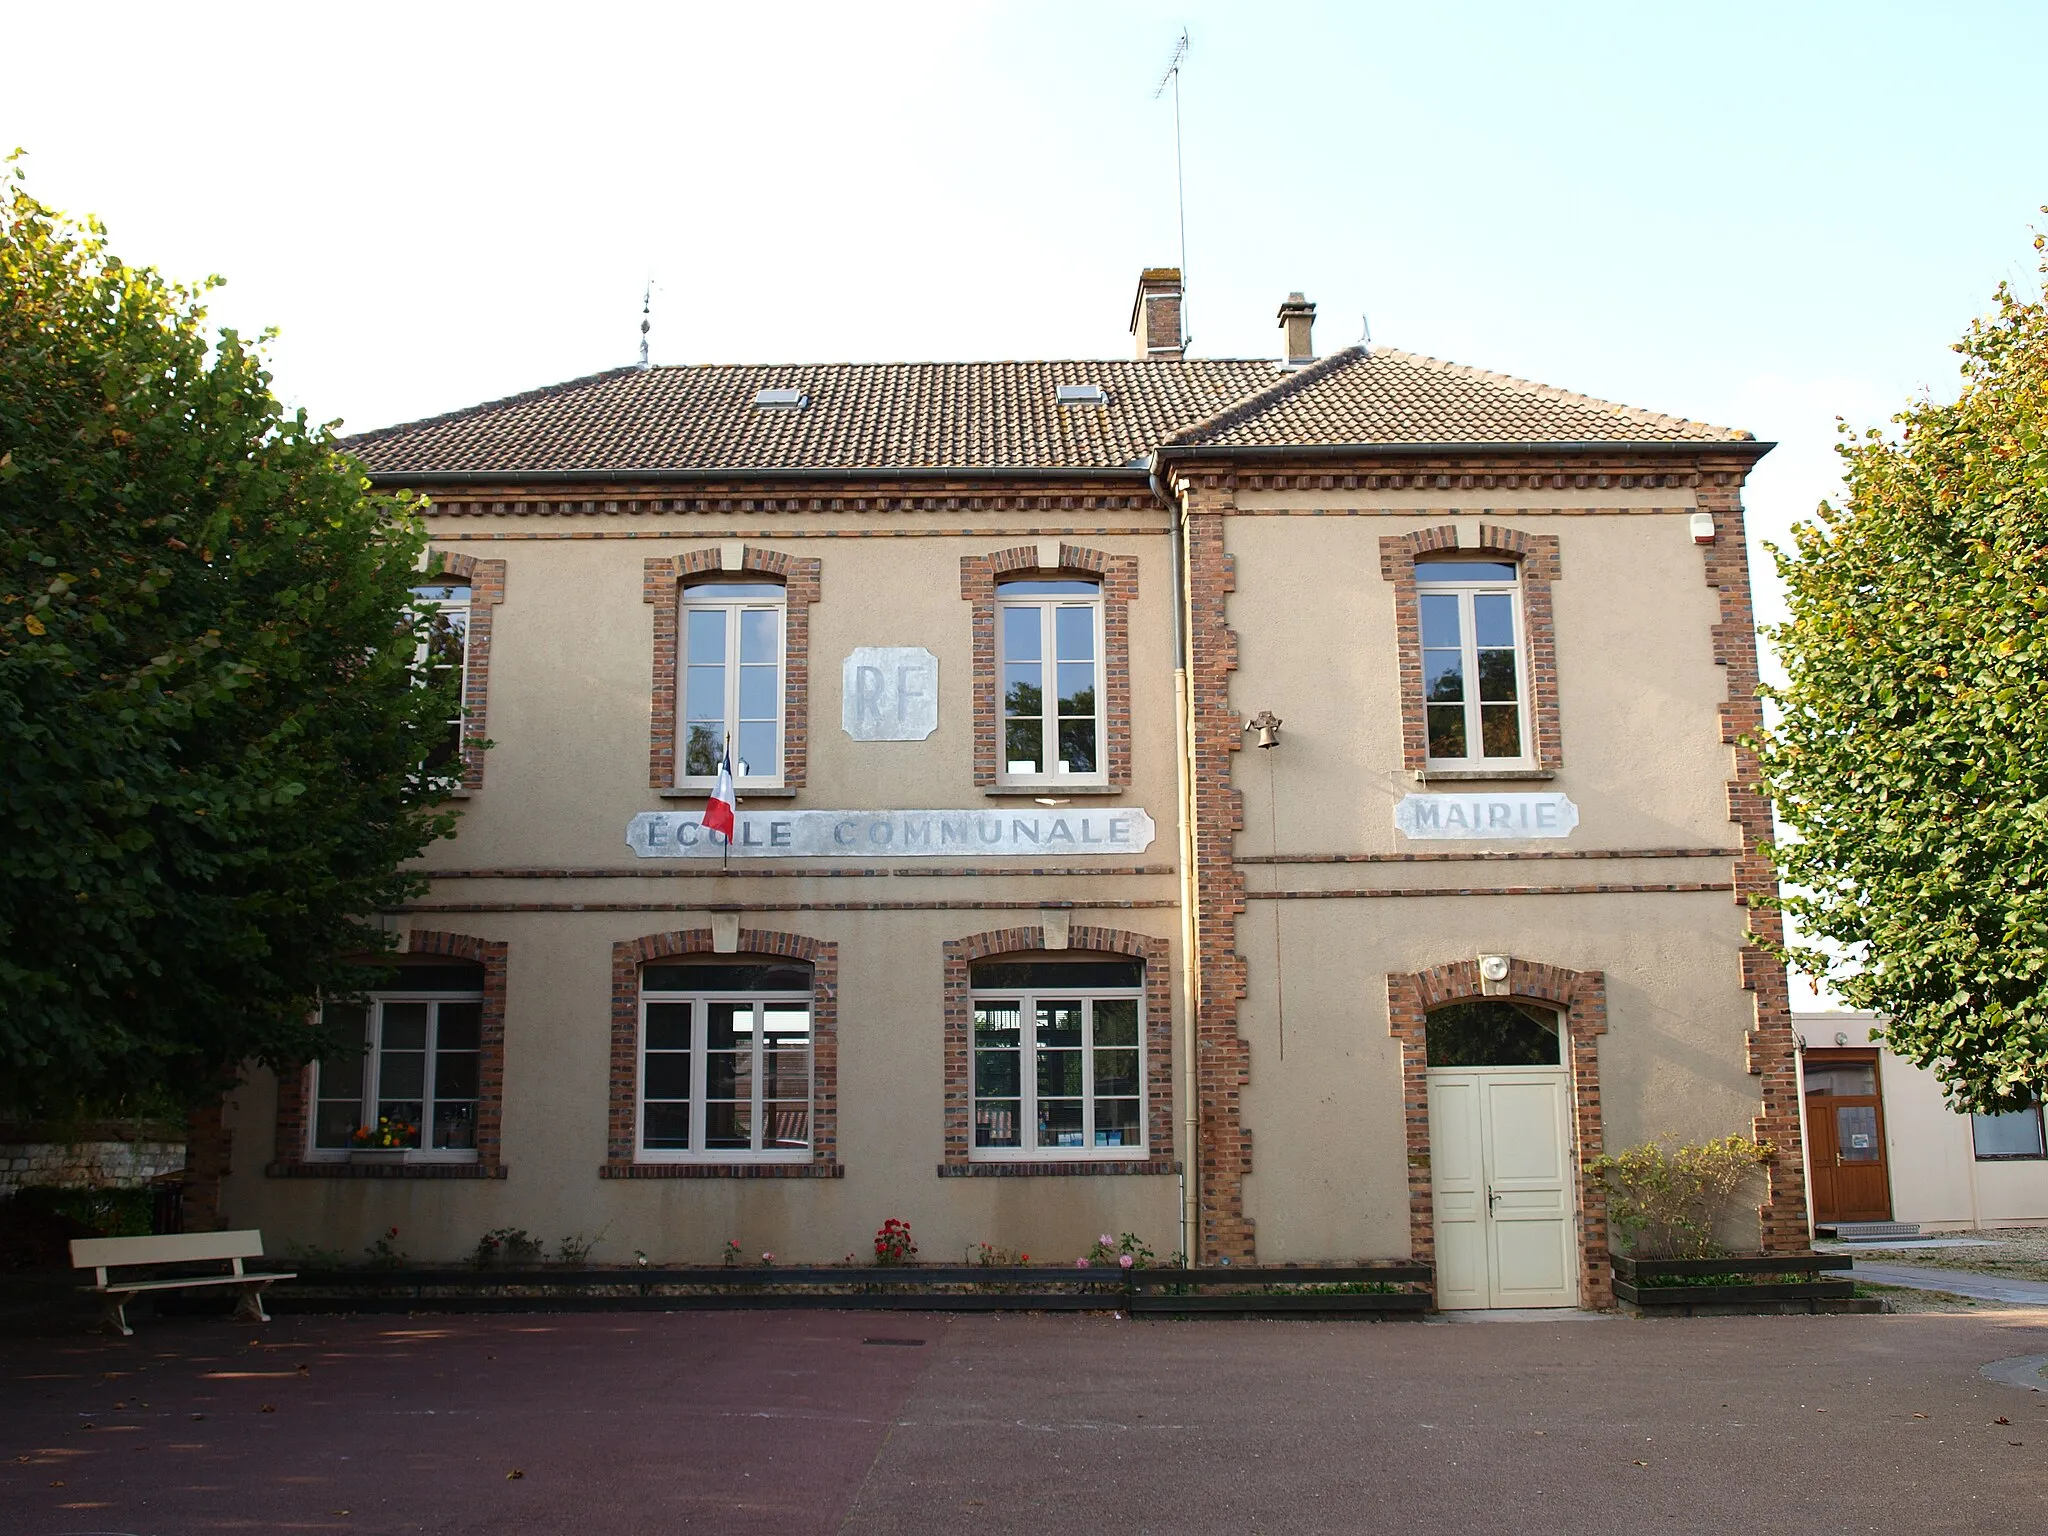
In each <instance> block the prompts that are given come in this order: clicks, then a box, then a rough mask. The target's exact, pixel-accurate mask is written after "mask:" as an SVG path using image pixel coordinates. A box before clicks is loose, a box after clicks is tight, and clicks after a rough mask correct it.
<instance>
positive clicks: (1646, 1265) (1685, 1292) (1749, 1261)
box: [1613, 1253, 1883, 1317]
mask: <svg viewBox="0 0 2048 1536" xmlns="http://www.w3.org/2000/svg"><path fill="white" fill-rule="evenodd" d="M1613 1258H1614V1296H1615V1299H1616V1300H1617V1301H1624V1302H1628V1303H1629V1304H1630V1305H1632V1306H1634V1307H1635V1308H1637V1309H1638V1310H1639V1311H1640V1312H1641V1313H1642V1315H1643V1316H1645V1317H1712V1316H1725V1315H1732V1314H1756V1313H1784V1312H1878V1311H1882V1310H1883V1303H1881V1302H1879V1301H1876V1300H1874V1299H1871V1298H1869V1297H1858V1296H1857V1295H1856V1286H1855V1283H1854V1282H1853V1281H1850V1280H1846V1279H1843V1280H1824V1279H1822V1278H1821V1274H1822V1272H1823V1271H1826V1270H1844V1269H1847V1268H1849V1266H1850V1264H1851V1263H1852V1262H1853V1260H1852V1259H1851V1258H1850V1257H1849V1255H1847V1254H1841V1253H1788V1254H1741V1255H1733V1256H1730V1257H1728V1258H1722V1259H1632V1258H1628V1257H1626V1256H1624V1255H1622V1254H1615V1255H1614V1256H1613ZM1740 1275H1758V1276H1769V1277H1771V1278H1769V1279H1760V1280H1758V1281H1754V1282H1749V1281H1744V1280H1739V1279H1728V1280H1722V1281H1718V1282H1704V1281H1703V1280H1702V1278H1701V1277H1704V1276H1740ZM1793 1275H1796V1276H1801V1277H1803V1278H1799V1279H1786V1278H1783V1277H1785V1276H1793ZM1674 1281H1675V1282H1679V1283H1676V1284H1674V1283H1673V1282H1674Z"/></svg>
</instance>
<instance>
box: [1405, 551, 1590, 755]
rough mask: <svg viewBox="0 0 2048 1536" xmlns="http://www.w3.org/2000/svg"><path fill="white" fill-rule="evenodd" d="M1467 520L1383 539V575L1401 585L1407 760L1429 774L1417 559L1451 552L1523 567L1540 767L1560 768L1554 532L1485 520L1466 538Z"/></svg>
mask: <svg viewBox="0 0 2048 1536" xmlns="http://www.w3.org/2000/svg"><path fill="white" fill-rule="evenodd" d="M1460 531H1461V530H1460V525H1458V524H1457V523H1440V524H1438V525H1437V526H1436V527H1434V528H1418V529H1416V530H1415V531H1414V532H1413V533H1390V534H1387V535H1386V536H1384V537H1383V538H1382V539H1381V540H1380V574H1381V575H1382V576H1383V577H1385V578H1386V579H1387V580H1388V581H1391V582H1392V583H1393V584H1394V631H1395V636H1396V649H1397V651H1398V655H1399V662H1400V668H1401V765H1402V767H1404V768H1406V769H1407V770H1409V771H1410V772H1416V773H1419V772H1421V771H1422V770H1423V769H1424V768H1425V767H1426V766H1427V764H1428V762H1429V728H1428V725H1427V723H1426V722H1425V720H1424V716H1423V708H1422V610H1421V607H1420V605H1419V604H1418V603H1417V602H1416V598H1415V561H1416V558H1417V557H1418V556H1420V555H1429V554H1439V553H1444V552H1450V551H1462V552H1469V553H1471V554H1489V555H1506V556H1507V557H1508V558H1509V559H1511V560H1513V561H1514V562H1515V563H1516V564H1518V565H1519V566H1520V567H1521V568H1522V620H1523V625H1524V627H1525V629H1526V635H1525V637H1524V638H1525V642H1526V649H1527V651H1528V653H1529V729H1530V730H1531V731H1532V732H1534V733H1535V738H1536V742H1535V745H1536V752H1535V758H1536V765H1537V767H1539V768H1544V769H1548V770H1550V771H1552V772H1555V771H1556V770H1557V769H1559V768H1561V767H1563V766H1564V737H1563V733H1562V729H1561V727H1560V726H1559V724H1558V714H1557V635H1556V629H1555V626H1554V624H1553V622H1552V618H1551V606H1550V584H1551V583H1552V582H1553V581H1556V580H1557V579H1558V577H1559V575H1560V574H1561V566H1560V561H1559V558H1558V541H1557V535H1556V534H1554V533H1524V532H1523V531H1522V530H1521V529H1519V528H1503V527H1500V526H1498V525H1497V524H1492V523H1480V524H1478V525H1477V527H1476V528H1475V529H1473V530H1472V537H1471V538H1470V539H1469V540H1467V541H1465V542H1462V543H1461V542H1460Z"/></svg>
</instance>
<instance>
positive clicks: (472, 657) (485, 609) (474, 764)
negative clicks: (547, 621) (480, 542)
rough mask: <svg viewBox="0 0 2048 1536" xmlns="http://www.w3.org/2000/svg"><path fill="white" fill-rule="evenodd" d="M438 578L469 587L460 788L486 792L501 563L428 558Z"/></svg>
mask: <svg viewBox="0 0 2048 1536" xmlns="http://www.w3.org/2000/svg"><path fill="white" fill-rule="evenodd" d="M430 559H431V560H432V562H433V568H434V569H436V570H438V571H439V572H440V574H441V575H443V576H447V577H452V578H454V580H456V581H466V582H468V583H469V635H468V657H467V659H468V663H469V665H468V670H467V672H466V674H465V676H466V681H465V683H464V685H463V690H462V787H463V788H464V789H482V788H483V787H484V758H485V757H486V756H487V755H488V754H487V753H486V752H485V751H484V740H485V738H486V736H487V735H488V734H489V733H488V732H487V731H486V729H485V716H486V713H487V710H488V707H489V705H490V701H491V622H492V615H493V614H495V613H496V612H497V609H498V605H499V604H500V603H502V602H504V601H505V562H504V561H503V560H479V559H478V558H477V557H476V556H475V555H466V554H464V553H462V551H460V550H439V549H437V550H435V551H434V552H433V554H432V555H431V556H430Z"/></svg>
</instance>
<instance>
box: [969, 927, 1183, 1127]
mask: <svg viewBox="0 0 2048 1536" xmlns="http://www.w3.org/2000/svg"><path fill="white" fill-rule="evenodd" d="M969 984H970V986H971V988H972V992H971V998H972V1004H973V1014H974V1143H973V1146H972V1147H971V1148H970V1149H969V1153H968V1155H969V1156H970V1157H971V1158H974V1159H981V1160H990V1161H1001V1160H1003V1159H1005V1158H1012V1159H1019V1160H1027V1159H1028V1160H1033V1161H1045V1160H1048V1159H1063V1158H1079V1159H1087V1158H1131V1157H1143V1156H1144V1155H1145V965H1144V962H1143V961H1142V960H1123V959H1115V960H1111V959H1103V958H1098V959H1092V960H1069V961H1035V960H1033V961H1000V960H998V961H983V962H981V963H979V964H977V965H975V966H974V967H973V970H972V971H971V973H970V975H969Z"/></svg>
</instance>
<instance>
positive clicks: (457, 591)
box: [412, 582, 471, 779]
mask: <svg viewBox="0 0 2048 1536" xmlns="http://www.w3.org/2000/svg"><path fill="white" fill-rule="evenodd" d="M470 595H471V594H470V588H469V587H468V585H466V584H464V583H461V582H434V583H429V584H427V585H425V586H418V587H414V588H413V589H412V608H413V610H414V611H415V612H416V613H419V614H421V615H423V616H424V617H425V618H426V620H427V635H426V638H425V639H423V640H422V641H421V642H420V644H419V649H418V651H417V652H416V653H415V654H414V657H413V670H414V671H415V672H416V673H417V674H418V676H419V679H420V681H421V682H422V683H426V682H429V681H433V682H438V681H440V680H441V679H443V678H446V677H448V676H449V674H451V673H452V674H453V675H454V680H455V713H454V715H453V717H452V718H451V719H450V720H449V721H448V725H447V730H446V732H445V733H444V734H443V735H442V736H441V737H440V738H439V741H438V744H437V745H436V746H435V747H434V748H433V750H431V751H430V752H428V753H427V756H426V759H425V761H424V762H423V763H422V765H421V766H422V767H423V768H424V769H425V770H426V772H427V773H428V774H429V775H445V776H447V777H451V778H457V779H459V778H461V777H462V769H463V762H462V721H463V715H464V711H465V708H466V706H467V704H468V701H469V609H470Z"/></svg>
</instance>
